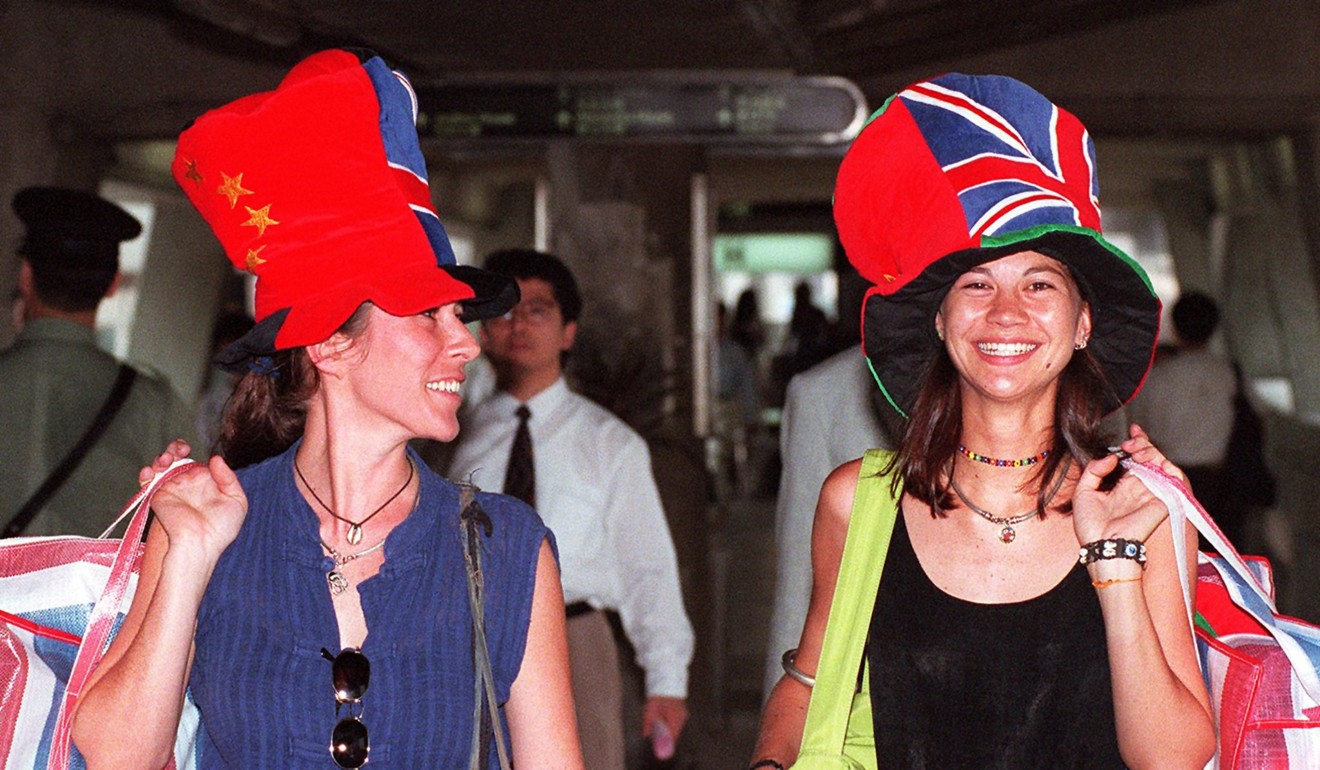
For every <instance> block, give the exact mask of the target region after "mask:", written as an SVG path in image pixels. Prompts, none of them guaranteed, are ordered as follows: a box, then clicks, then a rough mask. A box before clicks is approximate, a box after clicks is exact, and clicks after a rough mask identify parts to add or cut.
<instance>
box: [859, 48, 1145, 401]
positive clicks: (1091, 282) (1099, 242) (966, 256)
mask: <svg viewBox="0 0 1320 770" xmlns="http://www.w3.org/2000/svg"><path fill="white" fill-rule="evenodd" d="M834 219H835V223H836V225H837V226H838V231H839V238H840V241H841V242H842V244H843V247H844V250H845V251H846V252H847V254H848V259H849V261H851V262H852V264H853V265H854V266H855V267H856V268H857V270H858V272H860V273H861V275H862V276H863V277H864V278H866V279H867V280H868V281H870V282H871V283H872V284H874V285H873V286H872V287H871V289H870V290H869V291H868V292H867V295H866V299H865V301H864V304H863V311H862V346H863V350H864V351H865V353H866V356H867V358H868V360H869V361H870V365H871V370H872V372H873V373H874V374H875V377H876V381H877V382H878V383H879V384H880V389H881V391H882V392H883V393H884V395H885V397H886V398H887V399H888V400H889V402H890V403H891V404H892V405H893V406H894V408H896V409H897V410H898V411H899V412H900V413H903V414H905V415H906V414H907V413H908V412H909V411H910V410H911V408H912V406H913V405H914V404H915V402H916V398H917V387H918V383H919V381H920V379H921V377H922V376H923V374H924V372H925V369H926V365H927V364H928V362H929V361H930V360H931V357H932V356H933V355H935V353H936V352H937V351H938V350H939V348H940V346H941V343H940V341H939V339H938V338H937V337H936V335H935V324H934V318H935V313H936V312H937V311H938V309H939V306H940V303H941V302H943V300H944V296H945V294H947V293H948V290H949V287H950V286H951V285H952V283H953V281H954V280H955V279H957V277H958V276H959V275H961V274H963V273H964V272H966V271H967V270H969V269H971V268H973V267H975V266H976V265H979V264H983V263H985V262H989V261H991V260H995V259H999V258H1000V257H1005V256H1008V255H1010V254H1016V253H1020V252H1023V251H1037V252H1040V253H1043V254H1046V255H1048V256H1050V257H1053V258H1055V259H1057V260H1059V261H1060V262H1062V263H1063V264H1065V265H1066V266H1067V267H1068V269H1069V270H1070V271H1071V272H1072V275H1073V277H1074V278H1075V279H1076V281H1077V283H1078V285H1079V286H1080V288H1081V291H1082V294H1083V296H1084V297H1085V298H1086V300H1087V302H1088V303H1089V304H1090V308H1091V320H1092V332H1091V337H1090V341H1089V345H1088V347H1089V349H1090V352H1091V354H1092V355H1093V356H1094V357H1095V359H1096V361H1097V362H1098V363H1099V364H1100V367H1101V369H1102V370H1103V371H1104V373H1105V375H1106V377H1107V379H1108V381H1109V382H1108V384H1109V387H1110V392H1109V394H1108V395H1107V397H1106V408H1107V411H1112V410H1113V409H1117V408H1118V407H1120V406H1122V405H1123V404H1124V403H1126V402H1127V401H1128V400H1130V399H1131V398H1132V397H1133V396H1134V395H1136V392H1137V390H1139V389H1140V387H1141V383H1142V381H1143V380H1144V379H1145V376H1146V372H1147V371H1148V370H1149V369H1150V363H1151V359H1152V357H1153V355H1154V352H1155V339H1156V336H1157V335H1158V332H1159V318H1160V302H1159V299H1158V298H1157V297H1156V295H1155V292H1154V290H1153V289H1152V288H1151V285H1150V280H1149V278H1147V276H1146V273H1145V271H1144V270H1142V269H1141V267H1140V266H1139V265H1138V264H1137V263H1136V262H1135V261H1134V260H1133V259H1132V258H1131V257H1129V256H1128V255H1127V254H1124V253H1123V251H1122V250H1120V249H1119V248H1117V247H1116V246H1114V245H1113V244H1112V243H1109V242H1108V241H1107V240H1105V238H1104V236H1103V235H1101V230H1100V204H1099V185H1098V182H1097V180H1096V165H1095V146H1094V144H1093V143H1092V141H1091V137H1090V135H1089V134H1088V133H1087V131H1086V128H1085V127H1084V126H1083V125H1082V123H1081V121H1079V120H1078V119H1077V118H1076V117H1075V116H1073V115H1072V114H1070V113H1068V112H1067V111H1065V110H1063V109H1060V108H1059V107H1058V106H1057V105H1055V104H1053V103H1052V102H1050V100H1049V99H1047V98H1045V97H1044V96H1042V95H1041V94H1039V93H1038V92H1036V91H1035V90H1033V89H1032V88H1030V87H1029V86H1027V85H1025V84H1023V83H1021V82H1019V81H1017V80H1014V79H1012V78H1008V77H1003V76H997V75H961V74H947V75H943V76H940V77H938V78H934V79H932V80H927V81H922V82H919V83H915V84H913V85H911V86H908V87H907V88H905V89H903V90H902V91H900V92H899V93H897V94H895V95H894V96H892V97H890V98H889V100H888V101H887V102H885V104H884V106H882V107H881V108H880V110H879V111H878V112H876V114H875V115H874V116H872V118H871V120H870V122H869V123H868V124H867V125H866V127H865V128H863V129H862V132H861V133H860V134H859V135H858V137H857V139H856V140H855V141H854V142H853V144H852V146H851V147H850V148H849V150H848V153H847V155H846V156H845V157H844V159H843V163H842V164H841V166H840V168H839V174H838V179H837V181H836V186H835V190H834Z"/></svg>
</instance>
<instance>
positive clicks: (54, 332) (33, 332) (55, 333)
mask: <svg viewBox="0 0 1320 770" xmlns="http://www.w3.org/2000/svg"><path fill="white" fill-rule="evenodd" d="M36 341H41V342H75V343H79V344H86V345H95V344H96V332H95V331H94V330H92V329H90V328H88V327H87V326H85V325H83V324H80V323H78V322H77V321H70V320H68V319H66V318H54V317H50V316H47V317H43V318H33V319H32V320H30V321H28V322H27V323H25V324H23V331H21V332H19V333H18V338H17V339H16V340H15V341H14V343H15V344H21V343H24V342H36Z"/></svg>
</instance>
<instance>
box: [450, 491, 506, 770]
mask: <svg viewBox="0 0 1320 770" xmlns="http://www.w3.org/2000/svg"><path fill="white" fill-rule="evenodd" d="M476 493H477V488H476V487H474V486H473V485H472V484H468V483H460V484H459V496H458V510H459V520H460V522H461V523H462V530H463V532H462V540H463V566H464V572H465V573H466V574H467V588H468V605H469V607H470V608H471V610H472V668H473V671H475V672H476V676H475V677H474V678H473V685H472V686H473V693H472V695H473V706H472V750H471V752H470V753H469V755H468V767H469V769H470V770H481V768H484V767H486V761H487V757H489V756H490V741H491V740H492V739H493V740H494V741H495V752H496V755H497V757H498V758H499V763H500V768H501V770H510V768H511V763H512V760H511V759H510V755H509V747H508V746H507V745H505V742H504V729H503V727H502V725H501V723H500V707H499V702H498V701H497V700H496V697H495V673H494V671H493V670H492V668H491V663H490V648H489V647H488V646H487V645H486V607H485V604H486V585H485V576H484V575H483V574H482V572H481V536H482V534H483V533H484V534H485V536H486V537H490V536H491V535H492V534H493V533H494V525H493V523H492V522H491V520H490V516H489V515H488V514H487V513H486V512H485V511H484V510H483V509H482V507H481V504H480V503H478V502H477V499H476Z"/></svg>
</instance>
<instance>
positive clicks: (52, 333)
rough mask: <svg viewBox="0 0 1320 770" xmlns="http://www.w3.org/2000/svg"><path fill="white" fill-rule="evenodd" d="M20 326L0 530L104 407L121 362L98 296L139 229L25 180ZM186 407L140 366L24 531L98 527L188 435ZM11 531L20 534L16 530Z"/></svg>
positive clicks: (5, 394)
mask: <svg viewBox="0 0 1320 770" xmlns="http://www.w3.org/2000/svg"><path fill="white" fill-rule="evenodd" d="M13 207H14V213H15V214H17V215H18V218H19V219H20V220H22V222H23V224H24V225H25V227H26V228H27V232H26V234H25V237H24V239H23V241H22V243H21V245H20V246H19V249H18V255H19V257H20V258H21V260H22V262H21V265H20V267H19V276H18V287H19V294H20V298H21V302H22V306H23V311H22V313H23V329H22V331H21V332H20V333H19V335H18V338H17V339H16V340H15V341H14V344H13V346H12V347H10V348H9V349H8V350H6V351H4V352H3V353H0V469H3V472H0V530H3V529H4V528H5V525H6V524H8V523H9V522H10V521H11V520H12V519H13V518H14V516H15V514H16V513H17V512H18V511H19V510H20V508H22V507H23V506H24V504H25V503H27V502H28V500H29V499H30V498H31V497H32V496H33V493H34V492H35V491H37V490H38V489H39V488H40V487H42V485H43V483H44V482H45V481H46V480H47V479H48V478H49V477H50V475H51V472H52V471H53V470H54V469H55V468H56V467H57V466H59V465H60V464H61V461H63V460H64V459H65V457H66V456H67V455H68V454H69V453H70V451H71V450H72V449H73V448H74V446H75V445H77V444H78V443H79V439H80V438H81V437H83V436H84V434H85V433H86V432H87V428H88V426H89V425H90V424H91V423H92V421H93V419H94V418H95V417H96V416H97V414H98V412H99V411H100V410H101V407H102V405H103V404H105V402H106V400H107V398H108V396H109V395H110V393H111V391H112V390H113V388H114V384H115V382H116V380H117V379H118V377H119V375H120V364H119V362H118V361H117V360H116V359H115V358H114V357H113V356H111V355H109V354H107V353H105V352H103V351H101V350H100V349H98V348H97V347H96V341H95V336H94V326H95V318H96V308H97V305H98V304H100V302H101V299H102V298H104V297H106V296H108V295H109V294H111V293H112V292H113V291H114V288H115V286H116V285H117V283H118V281H119V244H120V242H122V241H126V240H131V239H133V238H135V237H137V235H138V234H139V233H140V232H141V231H142V226H141V224H139V223H138V221H137V220H136V219H134V218H133V217H132V216H131V215H129V214H128V212H126V211H124V210H123V209H122V208H120V207H118V206H116V205H114V204H113V203H110V202H109V201H107V200H104V199H103V198H99V197H97V196H96V195H93V194H91V193H88V192H83V191H80V190H69V189H62V188H54V187H29V188H27V189H24V190H21V191H20V192H19V193H18V194H17V195H15V196H14V200H13ZM190 414H191V412H190V410H189V409H188V408H187V407H186V406H185V405H184V404H183V403H182V401H180V399H179V398H178V396H176V395H175V393H174V391H173V390H172V389H171V388H170V386H169V384H168V383H166V382H165V381H163V380H162V379H160V378H158V377H155V376H151V375H149V374H146V373H144V372H137V376H136V377H134V378H133V379H132V383H131V386H130V387H129V389H128V395H127V397H126V398H125V399H124V400H123V403H122V406H121V407H120V408H119V410H118V412H117V413H116V414H115V416H114V418H113V420H111V421H110V422H109V424H108V427H107V428H106V429H105V431H104V432H103V433H102V434H101V435H100V437H99V438H98V439H97V440H96V441H95V443H94V444H92V445H91V448H90V449H89V450H88V452H87V454H86V455H85V457H84V458H83V460H82V461H81V462H80V463H78V465H77V467H76V470H74V471H73V473H72V474H71V475H69V477H68V478H67V480H66V481H64V482H63V483H62V484H61V485H60V486H59V488H58V489H57V491H55V492H54V493H53V494H52V495H51V496H50V497H49V499H48V500H47V502H46V503H45V504H44V505H43V506H41V507H40V509H39V510H38V513H37V514H36V516H35V518H33V519H32V520H31V522H30V523H29V524H27V525H26V527H24V528H23V531H22V534H25V535H48V534H80V535H97V534H100V533H101V531H102V530H103V529H104V528H105V527H106V526H107V525H108V524H109V523H110V522H111V521H113V520H114V517H115V515H116V514H117V513H118V512H119V509H120V508H121V507H122V506H123V504H124V503H125V502H127V501H128V499H129V498H130V497H131V496H132V494H133V493H134V492H135V491H136V490H137V470H138V468H140V467H142V465H143V464H145V463H148V462H149V461H150V458H152V457H153V456H154V455H155V454H157V453H158V452H160V450H161V449H162V448H163V447H164V446H165V445H166V444H167V443H169V441H170V440H171V439H174V438H177V437H180V436H189V435H190V434H191V430H190V425H191V423H190V419H191V418H190ZM11 534H12V533H11Z"/></svg>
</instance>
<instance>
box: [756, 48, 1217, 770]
mask: <svg viewBox="0 0 1320 770" xmlns="http://www.w3.org/2000/svg"><path fill="white" fill-rule="evenodd" d="M1094 172H1095V164H1094V149H1093V146H1092V145H1091V142H1090V139H1089V137H1088V135H1087V134H1086V131H1085V128H1084V127H1082V125H1081V123H1080V122H1079V121H1078V120H1077V119H1076V118H1075V117H1073V116H1072V115H1070V114H1068V113H1067V112H1065V111H1063V110H1061V109H1059V108H1058V107H1057V106H1055V105H1053V104H1051V103H1050V102H1049V101H1048V100H1047V99H1046V98H1045V97H1043V96H1041V95H1040V94H1038V93H1036V92H1035V91H1033V90H1032V89H1030V88H1029V87H1027V86H1025V85H1023V84H1022V83H1019V82H1017V81H1015V80H1012V79H1009V78H1004V77H995V76H966V75H958V74H950V75H944V76H941V77H939V78H936V79H934V80H931V81H926V82H922V83H917V84H915V85H912V86H909V87H908V88H907V89H905V90H903V91H902V92H900V93H899V94H897V95H896V96H895V97H894V98H893V99H891V100H890V101H889V102H888V103H887V104H886V106H885V107H884V108H883V109H882V110H881V112H880V113H879V114H878V115H877V116H876V117H875V118H873V120H872V121H871V123H870V124H868V126H867V127H866V129H864V130H863V132H862V134H861V135H860V136H859V137H858V139H857V140H856V141H855V142H854V144H853V146H852V148H851V149H850V150H849V152H848V155H847V157H845V159H844V161H843V165H842V167H841V169H840V171H839V179H838V186H837V188H836V191H835V204H834V206H835V221H836V223H837V225H838V228H839V234H840V238H841V240H842V242H843V244H844V247H845V249H846V250H847V252H848V256H849V259H850V260H851V261H852V262H853V264H854V265H855V266H856V267H857V268H858V270H859V271H860V272H861V274H862V275H863V276H865V277H867V278H868V279H870V280H871V281H872V282H873V283H875V284H876V286H875V288H874V289H873V290H872V291H871V293H870V294H868V295H867V299H866V304H865V310H864V313H863V336H864V340H865V344H864V347H865V352H866V355H867V356H868V358H869V359H870V364H871V368H872V370H873V371H874V372H875V375H876V380H877V382H878V383H879V385H880V388H881V390H882V392H883V393H884V395H885V396H886V398H887V399H888V400H889V402H890V403H891V404H893V405H894V406H895V407H896V408H897V409H898V410H899V411H900V412H901V413H902V414H903V416H904V417H906V418H908V423H907V427H906V431H905V433H904V437H903V440H902V442H901V445H900V447H899V450H898V452H897V453H896V455H895V456H894V458H893V460H892V461H891V462H890V463H889V465H888V467H887V468H885V469H884V471H883V476H884V478H883V479H881V481H882V482H883V483H889V484H891V485H892V487H893V489H895V491H896V492H897V493H901V494H900V496H899V511H898V519H897V522H896V524H895V525H894V532H893V538H892V542H891V544H890V547H889V553H888V560H887V562H886V563H885V568H884V571H883V579H881V580H880V588H879V592H878V595H876V596H875V597H870V596H860V594H861V593H862V592H861V591H858V590H852V589H851V584H854V583H856V582H858V581H856V580H854V579H852V578H851V576H844V577H843V578H840V577H839V562H840V558H841V555H842V552H843V545H844V541H845V539H846V536H847V532H848V525H849V521H850V517H851V516H860V515H878V512H876V511H872V510H857V511H854V510H852V505H853V499H854V493H855V491H856V490H857V488H858V472H859V467H860V465H859V462H858V461H854V462H852V463H848V464H846V465H844V466H842V467H840V468H839V469H837V470H836V471H835V472H834V473H833V474H831V476H830V477H829V479H827V480H826V482H825V485H824V487H823V488H822V490H821V498H820V502H819V504H818V505H817V509H816V521H815V527H814V530H813V533H812V557H813V573H814V580H815V583H814V587H813V593H812V600H811V606H810V609H809V611H808V615H807V621H806V625H805V628H804V630H803V634H802V640H801V643H800V646H799V649H798V650H797V652H796V656H795V658H792V659H790V663H789V664H788V665H787V666H786V669H787V670H788V675H787V676H785V678H784V679H783V680H782V681H781V682H780V683H779V685H777V686H776V688H775V690H774V692H773V693H772V695H771V698H770V701H769V702H768V703H767V706H766V711H765V715H764V717H763V720H762V728H761V735H760V739H759V740H758V744H757V749H756V754H755V757H754V762H753V767H777V766H788V765H790V764H792V763H793V761H794V760H795V759H796V757H797V754H798V751H799V748H800V742H801V737H802V728H803V724H804V721H805V714H806V707H807V704H808V701H809V700H810V697H811V692H812V689H811V688H812V684H811V676H810V674H811V672H814V671H815V670H816V664H817V661H818V660H819V658H820V653H821V642H822V639H823V637H824V632H825V627H826V622H827V620H828V619H829V614H830V609H831V604H832V603H833V602H834V601H835V586H836V582H837V584H838V586H839V590H840V593H839V600H840V601H849V602H866V604H865V605H864V609H870V608H871V607H872V606H873V611H870V612H861V613H858V615H857V616H858V617H862V618H867V619H869V623H870V625H869V633H868V635H867V642H866V647H865V651H864V660H865V662H866V663H867V664H868V668H867V674H866V675H867V676H868V677H869V684H870V691H871V703H872V715H873V720H874V731H875V737H876V761H877V762H878V764H879V766H880V767H883V768H977V769H978V770H979V769H980V768H1005V769H1007V768H1117V767H1125V766H1126V767H1134V768H1136V767H1150V766H1159V767H1189V768H1201V767H1203V766H1204V765H1205V763H1206V762H1207V761H1208V760H1209V759H1210V757H1211V755H1212V754H1213V752H1214V744H1215V736H1214V727H1213V722H1212V718H1211V716H1210V708H1209V698H1208V696H1207V694H1206V689H1205V685H1204V683H1203V680H1202V678H1201V675H1200V672H1199V669H1198V663H1197V659H1196V649H1195V645H1194V642H1193V638H1192V633H1191V629H1190V624H1189V623H1188V616H1187V608H1186V605H1185V604H1184V599H1183V595H1182V589H1181V586H1180V582H1179V576H1178V569H1179V568H1178V566H1177V562H1176V558H1175V556H1174V544H1173V538H1172V535H1171V531H1170V526H1169V524H1168V511H1167V510H1166V509H1165V507H1164V506H1163V504H1162V503H1160V502H1159V500H1158V499H1157V498H1155V496H1154V495H1153V494H1152V493H1151V492H1150V491H1149V490H1147V489H1146V487H1145V486H1144V485H1143V484H1142V483H1141V482H1140V481H1138V480H1137V479H1136V478H1134V477H1132V476H1128V475H1124V474H1123V472H1122V469H1121V468H1120V467H1119V466H1118V462H1119V458H1118V456H1116V453H1115V452H1111V451H1110V449H1109V445H1110V443H1111V440H1110V438H1109V436H1108V435H1107V433H1106V430H1105V429H1104V426H1103V425H1102V419H1103V418H1104V417H1105V416H1106V415H1107V414H1108V413H1110V412H1113V411H1114V410H1116V409H1118V408H1119V407H1120V406H1121V405H1122V404H1123V403H1125V402H1126V401H1128V400H1129V399H1131V398H1132V396H1134V395H1135V394H1136V391H1137V390H1138V389H1139V387H1140V384H1141V382H1142V380H1143V378H1144V376H1145V373H1146V370H1147V369H1148V367H1149V364H1150V360H1151V354H1152V352H1153V349H1154V344H1155V338H1156V333H1157V331H1158V324H1159V307H1160V306H1159V301H1158V299H1157V298H1156V297H1155V296H1154V294H1153V292H1152V290H1151V289H1150V284H1149V281H1148V280H1147V279H1146V277H1145V274H1144V273H1143V272H1142V271H1141V268H1140V267H1138V266H1137V265H1136V263H1135V262H1133V261H1132V260H1131V259H1130V258H1128V257H1127V256H1126V255H1124V254H1122V252H1120V251H1119V250H1118V249H1117V248H1115V247H1114V246H1113V245H1112V244H1110V243H1108V242H1107V241H1106V240H1105V239H1104V237H1103V236H1102V235H1101V233H1100V215H1099V208H1098V202H1097V199H1096V197H1095V182H1094ZM918 223H919V224H918ZM1119 447H1120V449H1121V452H1122V453H1123V454H1126V455H1129V456H1131V457H1132V458H1133V459H1134V460H1135V461H1137V462H1146V463H1154V464H1156V465H1159V466H1160V467H1162V468H1163V469H1164V470H1165V471H1166V472H1169V473H1172V474H1174V475H1178V476H1181V471H1179V470H1178V469H1177V468H1176V467H1175V466H1174V465H1173V464H1172V463H1170V462H1168V460H1166V459H1165V458H1164V456H1163V455H1162V454H1161V453H1160V451H1159V450H1158V449H1157V448H1156V447H1155V446H1154V445H1153V444H1152V443H1151V441H1150V438H1149V437H1148V436H1147V435H1146V434H1145V432H1144V431H1142V430H1141V428H1140V427H1138V426H1136V425H1132V426H1130V427H1129V428H1128V430H1127V437H1126V439H1124V440H1122V441H1121V443H1120V444H1119ZM1190 534H1191V537H1190V538H1188V540H1187V546H1188V547H1189V548H1192V549H1194V548H1195V544H1196V541H1195V533H1194V532H1192V533H1190ZM1193 577H1194V576H1193ZM1192 582H1193V583H1194V582H1195V581H1194V580H1193V581H1192ZM850 606H854V607H856V606H857V605H856V604H853V605H850ZM832 672H833V670H831V680H830V681H826V680H822V681H820V682H817V683H815V684H814V687H816V688H826V687H829V688H839V687H846V688H853V687H855V686H856V685H857V684H858V681H857V677H855V676H854V677H852V678H837V677H836V676H834V675H833V673H832ZM834 679H838V680H837V681H835V680H834Z"/></svg>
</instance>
